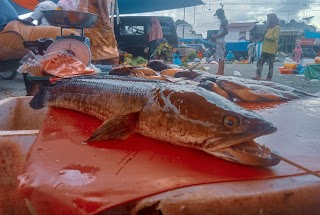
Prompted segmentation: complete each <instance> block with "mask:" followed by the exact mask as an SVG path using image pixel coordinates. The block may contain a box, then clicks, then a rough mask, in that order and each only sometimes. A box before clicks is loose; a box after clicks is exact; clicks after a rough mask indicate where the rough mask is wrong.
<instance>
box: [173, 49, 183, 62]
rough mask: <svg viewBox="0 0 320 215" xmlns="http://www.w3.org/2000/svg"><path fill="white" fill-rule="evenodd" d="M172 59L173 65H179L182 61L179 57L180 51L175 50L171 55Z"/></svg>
mask: <svg viewBox="0 0 320 215" xmlns="http://www.w3.org/2000/svg"><path fill="white" fill-rule="evenodd" d="M172 61H173V64H175V65H179V66H181V65H182V61H181V59H180V51H179V50H177V51H176V52H175V53H174V54H173V55H172Z"/></svg>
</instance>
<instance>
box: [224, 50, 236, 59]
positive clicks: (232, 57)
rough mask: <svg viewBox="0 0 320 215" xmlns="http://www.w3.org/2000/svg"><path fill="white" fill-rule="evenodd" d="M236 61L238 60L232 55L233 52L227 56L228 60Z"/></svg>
mask: <svg viewBox="0 0 320 215" xmlns="http://www.w3.org/2000/svg"><path fill="white" fill-rule="evenodd" d="M235 59H236V56H234V54H233V53H232V51H229V52H228V54H227V56H226V60H227V61H231V62H233V61H234V60H235Z"/></svg>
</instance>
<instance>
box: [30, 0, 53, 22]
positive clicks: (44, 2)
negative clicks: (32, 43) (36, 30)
mask: <svg viewBox="0 0 320 215" xmlns="http://www.w3.org/2000/svg"><path fill="white" fill-rule="evenodd" d="M38 1H39V4H38V5H37V6H36V8H35V9H34V11H33V12H32V14H31V15H30V16H29V17H27V18H25V19H24V21H26V22H33V20H37V21H38V25H41V26H48V25H50V24H49V23H48V21H47V20H46V18H44V15H43V13H42V12H43V11H46V10H55V9H57V8H58V6H57V5H56V3H54V2H53V1H50V0H38Z"/></svg>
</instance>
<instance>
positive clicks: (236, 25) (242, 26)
mask: <svg viewBox="0 0 320 215" xmlns="http://www.w3.org/2000/svg"><path fill="white" fill-rule="evenodd" d="M256 25H257V22H233V23H230V24H229V26H228V29H229V30H240V31H251V30H252V29H253V28H254V27H255V26H256Z"/></svg>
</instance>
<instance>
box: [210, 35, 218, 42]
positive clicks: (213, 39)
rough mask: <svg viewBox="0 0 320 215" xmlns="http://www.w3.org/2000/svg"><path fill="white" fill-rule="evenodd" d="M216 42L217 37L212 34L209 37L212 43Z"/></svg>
mask: <svg viewBox="0 0 320 215" xmlns="http://www.w3.org/2000/svg"><path fill="white" fill-rule="evenodd" d="M216 40H217V35H216V34H212V35H211V41H212V42H216Z"/></svg>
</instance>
